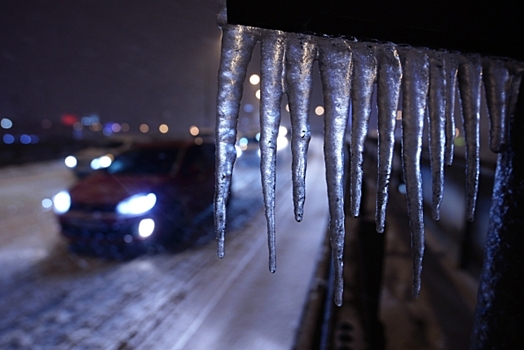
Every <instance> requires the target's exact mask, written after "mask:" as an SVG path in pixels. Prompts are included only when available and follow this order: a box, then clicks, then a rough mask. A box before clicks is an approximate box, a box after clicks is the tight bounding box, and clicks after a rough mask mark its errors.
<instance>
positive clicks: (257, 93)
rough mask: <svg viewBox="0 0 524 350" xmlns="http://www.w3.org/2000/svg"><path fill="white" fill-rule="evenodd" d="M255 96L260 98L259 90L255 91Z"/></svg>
mask: <svg viewBox="0 0 524 350" xmlns="http://www.w3.org/2000/svg"><path fill="white" fill-rule="evenodd" d="M255 97H256V98H258V99H259V100H260V90H257V92H255Z"/></svg>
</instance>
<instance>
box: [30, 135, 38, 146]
mask: <svg viewBox="0 0 524 350" xmlns="http://www.w3.org/2000/svg"><path fill="white" fill-rule="evenodd" d="M38 142H40V138H39V137H38V136H36V135H31V143H32V144H36V143H38Z"/></svg>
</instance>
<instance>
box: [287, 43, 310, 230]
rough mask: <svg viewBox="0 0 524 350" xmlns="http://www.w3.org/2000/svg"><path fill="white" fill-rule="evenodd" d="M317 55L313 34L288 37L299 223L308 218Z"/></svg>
mask: <svg viewBox="0 0 524 350" xmlns="http://www.w3.org/2000/svg"><path fill="white" fill-rule="evenodd" d="M316 55H317V49H316V44H315V43H314V41H313V40H312V38H311V36H310V35H303V34H288V40H287V48H286V78H287V80H286V83H287V98H288V102H289V112H290V115H291V152H292V163H291V168H292V179H293V204H294V209H295V220H296V221H298V222H300V221H302V218H303V217H304V202H305V200H306V169H307V151H308V148H309V141H310V140H311V128H310V125H309V102H310V99H311V87H312V84H313V79H312V70H313V63H314V62H315V59H316Z"/></svg>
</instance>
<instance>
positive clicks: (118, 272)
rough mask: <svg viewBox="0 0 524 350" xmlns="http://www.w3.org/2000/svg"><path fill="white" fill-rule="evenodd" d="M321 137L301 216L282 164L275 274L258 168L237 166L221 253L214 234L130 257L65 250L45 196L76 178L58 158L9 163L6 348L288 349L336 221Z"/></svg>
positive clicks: (3, 238) (1, 180)
mask: <svg viewBox="0 0 524 350" xmlns="http://www.w3.org/2000/svg"><path fill="white" fill-rule="evenodd" d="M317 146H318V145H317ZM317 146H315V147H312V150H311V151H310V164H309V167H308V179H307V181H308V193H307V194H308V200H307V201H306V207H305V216H304V221H303V222H302V223H300V224H298V223H295V222H294V220H293V215H292V200H291V189H290V186H289V182H290V170H289V168H290V167H289V166H288V164H289V163H287V162H282V163H283V164H282V166H281V167H279V168H280V169H279V173H278V175H277V176H278V181H277V182H278V186H279V190H278V195H277V218H276V219H277V272H276V273H275V274H270V273H269V271H268V262H267V259H268V252H267V243H266V232H265V227H266V224H265V219H264V217H263V210H262V207H261V192H260V184H259V183H260V180H259V172H258V169H257V168H253V167H248V166H244V167H240V166H239V167H238V168H237V169H236V171H237V170H238V173H235V175H236V176H237V179H238V180H239V181H236V182H235V184H236V186H237V189H242V188H243V190H241V191H239V192H238V193H235V197H234V200H235V202H234V203H232V204H233V205H232V209H231V212H232V213H233V214H238V215H236V216H237V217H234V218H232V219H234V220H232V222H231V224H230V227H231V229H230V230H229V231H228V234H227V236H226V256H225V258H224V259H218V258H217V257H216V244H215V241H214V240H213V239H208V241H207V242H204V243H202V244H200V245H198V246H195V247H192V248H190V249H187V250H185V251H183V252H180V253H177V254H160V255H154V256H144V257H140V258H137V259H135V260H132V261H128V262H112V261H104V260H101V259H97V258H92V257H85V256H78V255H74V254H71V253H69V252H68V250H67V247H66V245H65V243H64V242H63V240H62V239H61V237H60V236H59V234H58V226H57V224H56V221H55V218H54V216H53V214H52V212H50V211H46V210H44V209H43V208H42V205H41V201H42V200H43V199H45V198H50V197H51V196H52V195H53V194H54V193H56V192H58V191H59V190H61V189H63V188H66V187H68V186H69V185H70V184H72V183H73V182H74V178H73V177H72V176H71V174H70V173H69V172H68V170H67V169H65V168H64V167H63V166H62V165H61V164H60V162H51V163H42V164H34V165H29V166H24V167H17V168H5V169H2V170H0V196H1V198H0V267H1V272H0V315H1V316H0V348H1V349H289V348H290V347H291V346H292V344H293V340H294V336H295V330H296V327H297V326H298V323H299V320H300V316H301V312H302V306H303V303H304V302H305V299H306V293H307V291H308V288H309V284H310V282H311V276H312V274H313V269H314V267H315V263H316V259H317V257H318V254H319V249H320V247H321V244H320V243H321V241H322V238H323V233H324V232H325V230H326V225H327V198H326V194H325V193H326V190H325V181H324V168H323V165H322V162H323V161H322V159H323V158H322V154H321V151H320V150H321V147H317ZM284 163H285V164H284ZM239 164H240V163H239ZM235 175H234V176H235ZM243 212H245V213H246V214H244V217H243V218H242V215H240V214H241V213H243ZM233 216H234V215H233ZM238 219H240V220H238ZM208 225H209V227H205V230H211V224H210V223H208ZM210 232H211V231H210Z"/></svg>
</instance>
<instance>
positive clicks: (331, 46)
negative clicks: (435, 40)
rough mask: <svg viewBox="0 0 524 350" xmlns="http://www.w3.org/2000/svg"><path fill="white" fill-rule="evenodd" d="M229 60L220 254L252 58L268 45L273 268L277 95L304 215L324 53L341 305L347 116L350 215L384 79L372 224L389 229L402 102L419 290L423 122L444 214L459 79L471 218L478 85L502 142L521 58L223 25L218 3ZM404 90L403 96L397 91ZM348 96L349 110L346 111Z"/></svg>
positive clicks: (219, 133)
mask: <svg viewBox="0 0 524 350" xmlns="http://www.w3.org/2000/svg"><path fill="white" fill-rule="evenodd" d="M219 6H220V10H219V15H218V23H219V25H220V26H221V28H222V31H223V36H222V58H221V63H220V70H219V74H218V96H217V124H216V145H217V153H216V162H217V165H216V193H215V206H214V213H215V214H214V215H215V228H216V234H217V240H218V256H219V257H223V256H224V243H225V232H226V203H227V200H228V197H229V194H230V188H231V178H232V170H233V165H234V162H235V157H236V151H235V142H236V127H237V119H238V112H239V107H240V102H241V98H242V89H243V84H244V79H245V76H246V71H247V66H248V64H249V62H250V60H251V54H252V51H253V49H254V47H255V45H256V44H257V43H260V45H261V110H260V116H261V117H260V119H261V140H260V141H261V142H260V145H261V166H260V167H261V175H262V186H263V197H264V203H265V214H266V218H267V231H268V245H269V269H270V271H271V272H274V271H275V270H276V256H275V220H274V210H275V202H274V196H275V181H276V176H275V162H276V137H277V134H278V128H279V125H280V104H281V99H282V96H283V94H284V93H286V94H287V97H288V101H289V107H290V114H291V124H292V125H291V127H292V131H291V134H292V140H291V149H292V173H293V175H292V179H293V202H294V212H295V219H296V220H297V221H300V220H302V217H303V215H304V212H303V207H304V201H305V198H306V190H305V176H306V168H307V162H306V155H307V151H308V145H309V140H310V138H311V131H310V126H309V120H308V118H309V117H308V116H309V101H310V95H311V86H312V67H313V64H314V62H315V61H316V62H317V63H318V66H319V69H320V76H321V82H322V89H323V96H324V105H325V120H324V123H325V127H324V153H325V162H326V181H327V189H328V194H327V195H328V199H329V213H330V223H329V235H330V242H331V249H332V257H333V262H334V268H335V282H334V283H335V288H334V290H335V295H334V301H335V303H336V304H337V305H341V304H342V292H343V278H342V276H343V252H344V235H345V229H344V220H345V218H344V177H345V174H344V172H345V170H346V168H345V167H344V158H343V154H344V147H345V146H344V142H345V135H346V126H347V125H348V118H349V115H350V114H351V115H352V123H351V125H352V130H350V132H351V145H350V149H351V154H350V156H351V168H350V174H349V176H350V187H349V189H348V190H349V191H350V203H349V205H350V213H351V215H353V216H358V215H359V208H360V202H361V186H362V162H363V152H364V140H365V138H366V135H367V129H368V121H369V117H370V113H371V104H372V93H373V88H374V85H376V88H377V106H378V129H379V130H378V132H379V135H378V144H379V147H378V180H377V203H376V228H377V232H383V230H384V222H385V213H386V205H387V200H388V184H389V179H390V174H391V168H392V158H393V146H394V129H395V123H396V119H395V118H396V115H397V110H398V109H401V110H402V165H403V172H404V178H405V181H406V191H407V203H408V213H409V222H410V229H411V239H412V249H413V253H412V255H413V295H414V296H418V294H419V292H420V281H421V271H422V260H423V255H424V221H423V203H422V179H421V172H420V156H421V150H422V140H423V137H424V135H423V130H424V122H425V121H427V122H428V130H429V132H428V138H429V139H428V141H429V144H430V163H431V171H432V174H433V184H432V190H433V200H432V202H433V218H435V219H438V218H439V215H440V214H439V207H440V203H441V201H442V192H443V186H444V165H445V164H447V165H450V164H451V163H452V161H453V142H454V138H455V122H454V113H453V112H454V110H455V94H456V89H457V88H458V91H459V96H460V102H461V107H462V111H463V125H464V132H465V141H466V160H467V164H466V176H467V183H466V189H467V197H468V199H467V215H468V219H470V220H472V219H473V214H474V211H475V202H476V196H477V190H478V176H479V118H480V100H481V92H482V86H481V85H482V84H484V87H485V91H486V100H487V104H488V110H489V116H490V122H491V133H490V146H491V149H492V150H493V151H495V152H499V151H501V150H502V149H503V147H504V144H505V140H506V124H507V119H508V118H510V117H511V116H512V114H513V112H514V109H515V103H516V97H517V95H518V87H519V86H520V80H521V77H522V73H523V69H522V64H521V63H519V62H516V61H512V60H509V59H502V58H482V57H480V56H478V55H466V54H461V53H458V52H447V51H444V50H430V49H427V48H415V47H409V46H400V45H395V44H393V43H378V42H373V43H372V42H359V41H357V40H348V39H345V38H332V37H323V36H314V35H307V34H295V33H285V32H281V31H278V30H268V29H262V28H256V27H249V26H243V25H230V24H227V18H226V12H225V1H224V0H222V1H219ZM400 96H402V97H401V100H402V102H401V105H399V98H400ZM350 106H351V107H352V111H351V113H350V110H349V109H350Z"/></svg>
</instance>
